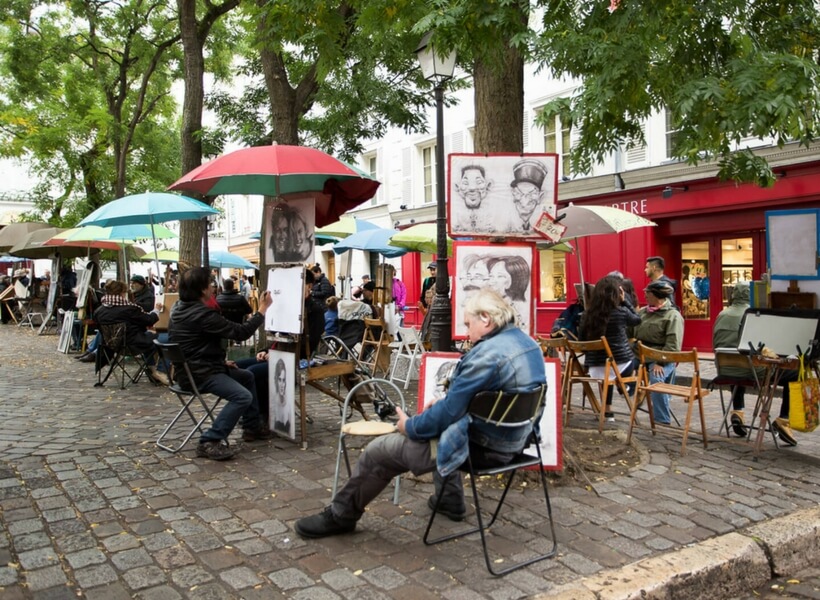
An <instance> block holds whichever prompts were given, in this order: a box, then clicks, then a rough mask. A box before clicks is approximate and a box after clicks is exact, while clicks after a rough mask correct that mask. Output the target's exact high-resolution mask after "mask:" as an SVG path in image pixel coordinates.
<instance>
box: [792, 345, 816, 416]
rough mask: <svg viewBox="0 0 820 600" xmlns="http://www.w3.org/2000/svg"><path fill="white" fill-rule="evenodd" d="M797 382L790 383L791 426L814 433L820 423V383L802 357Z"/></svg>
mask: <svg viewBox="0 0 820 600" xmlns="http://www.w3.org/2000/svg"><path fill="white" fill-rule="evenodd" d="M799 373H800V374H799V377H798V380H797V381H793V382H791V383H789V426H790V427H791V428H792V429H794V430H796V431H805V432H809V431H814V430H815V429H816V428H817V425H818V422H820V416H818V406H820V383H818V381H817V377H816V375H815V373H814V370H813V369H811V368H807V367H805V365H804V364H803V357H802V356H801V357H800V371H799Z"/></svg>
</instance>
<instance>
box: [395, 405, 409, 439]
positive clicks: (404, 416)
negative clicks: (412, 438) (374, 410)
mask: <svg viewBox="0 0 820 600" xmlns="http://www.w3.org/2000/svg"><path fill="white" fill-rule="evenodd" d="M396 414H397V415H399V420H398V422H397V423H396V428H397V429H398V430H399V431H400V432H402V434H404V435H407V432H406V431H405V429H404V424H405V423H407V419H409V418H410V417H408V416H407V413H405V412H404V411H403V410H402V409H400V408H399V407H398V406H397V407H396Z"/></svg>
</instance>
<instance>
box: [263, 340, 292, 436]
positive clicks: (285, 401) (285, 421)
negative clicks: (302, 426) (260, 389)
mask: <svg viewBox="0 0 820 600" xmlns="http://www.w3.org/2000/svg"><path fill="white" fill-rule="evenodd" d="M295 382H296V355H295V354H294V353H293V352H281V351H279V350H271V351H270V352H268V389H270V398H269V404H268V406H269V408H270V412H269V416H268V420H269V423H268V425H269V427H270V428H271V430H273V431H275V432H276V433H278V434H279V435H281V436H283V437H286V438H290V439H294V438H295V437H296V385H295Z"/></svg>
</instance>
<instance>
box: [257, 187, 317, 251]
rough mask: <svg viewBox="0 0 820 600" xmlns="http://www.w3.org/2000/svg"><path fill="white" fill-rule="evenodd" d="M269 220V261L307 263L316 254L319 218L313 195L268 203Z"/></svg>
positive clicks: (267, 219)
mask: <svg viewBox="0 0 820 600" xmlns="http://www.w3.org/2000/svg"><path fill="white" fill-rule="evenodd" d="M265 221H266V222H267V223H268V227H269V228H268V233H269V239H268V243H267V244H266V246H265V261H266V264H269V265H272V264H276V263H279V264H282V263H305V262H309V261H310V260H311V259H312V258H313V246H314V238H313V230H314V225H315V222H316V220H315V201H314V200H313V199H312V198H304V199H300V200H291V201H287V202H274V203H271V204H268V205H267V206H266V207H265Z"/></svg>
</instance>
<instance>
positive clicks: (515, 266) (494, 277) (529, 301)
mask: <svg viewBox="0 0 820 600" xmlns="http://www.w3.org/2000/svg"><path fill="white" fill-rule="evenodd" d="M534 260H535V245H534V244H530V243H524V242H520V243H508V244H488V243H485V242H453V261H452V262H451V263H450V264H452V265H454V267H455V269H454V270H455V277H454V285H453V308H454V312H453V338H454V339H464V338H466V337H467V328H466V327H465V326H464V304H465V303H466V302H467V300H468V299H469V298H470V296H472V295H473V294H474V293H475V292H476V291H478V290H480V289H481V288H483V287H490V288H492V289H494V290H495V291H497V292H498V293H499V294H501V295H502V296H503V297H504V299H506V300H507V302H509V303H510V306H512V308H513V311H514V312H515V322H516V324H517V325H518V327H520V328H521V330H522V331H524V332H526V333H527V334H528V335H532V332H533V327H534V322H535V319H534V317H533V306H534V296H533V292H532V290H533V289H534V286H535V281H534V279H535V273H534V270H533V262H534Z"/></svg>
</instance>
